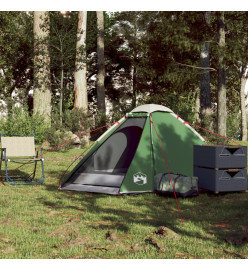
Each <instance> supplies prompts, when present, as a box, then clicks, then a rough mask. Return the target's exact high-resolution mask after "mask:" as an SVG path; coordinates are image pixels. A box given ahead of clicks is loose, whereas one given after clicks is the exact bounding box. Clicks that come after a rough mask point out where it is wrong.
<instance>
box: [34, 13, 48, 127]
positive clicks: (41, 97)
mask: <svg viewBox="0 0 248 270" xmlns="http://www.w3.org/2000/svg"><path fill="white" fill-rule="evenodd" d="M49 23H50V20H49V12H48V11H34V99H33V107H34V114H36V113H38V114H40V115H42V116H43V117H44V119H45V121H46V122H49V121H50V119H51V78H50V55H49V32H50V26H49Z"/></svg>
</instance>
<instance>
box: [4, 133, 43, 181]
mask: <svg viewBox="0 0 248 270" xmlns="http://www.w3.org/2000/svg"><path fill="white" fill-rule="evenodd" d="M1 146H2V148H1V161H0V163H1V164H0V169H2V162H4V164H5V177H6V181H7V182H8V183H9V184H10V185H34V184H42V183H43V182H44V180H45V173H44V164H43V161H44V159H43V156H42V149H41V150H40V156H38V154H39V151H37V153H36V154H35V143H34V135H33V134H32V136H4V135H3V134H1ZM9 162H14V163H17V164H21V165H20V166H19V167H18V168H20V167H22V166H24V165H27V164H32V163H34V170H33V172H32V173H31V174H30V175H28V176H25V178H23V177H20V176H14V175H12V172H13V171H15V170H12V171H11V170H10V171H9V170H8V163H9ZM38 162H41V167H42V176H41V177H40V178H38V180H36V181H33V180H34V179H35V174H36V169H37V163H38ZM18 168H17V169H18Z"/></svg>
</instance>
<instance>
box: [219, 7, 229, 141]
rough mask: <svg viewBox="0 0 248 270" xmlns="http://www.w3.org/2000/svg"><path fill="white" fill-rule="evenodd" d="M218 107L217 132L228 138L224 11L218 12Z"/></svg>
mask: <svg viewBox="0 0 248 270" xmlns="http://www.w3.org/2000/svg"><path fill="white" fill-rule="evenodd" d="M217 16H218V18H217V19H218V52H219V53H218V105H217V118H218V120H217V130H218V133H219V134H220V135H222V136H226V113H227V112H226V71H225V23H224V11H221V12H218V13H217Z"/></svg>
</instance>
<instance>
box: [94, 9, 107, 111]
mask: <svg viewBox="0 0 248 270" xmlns="http://www.w3.org/2000/svg"><path fill="white" fill-rule="evenodd" d="M96 17H97V69H98V72H97V81H96V88H97V107H98V109H99V110H100V111H101V112H102V113H103V114H104V115H105V113H106V112H105V111H106V106H105V87H104V80H105V64H104V16H103V11H96Z"/></svg>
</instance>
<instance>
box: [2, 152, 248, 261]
mask: <svg viewBox="0 0 248 270" xmlns="http://www.w3.org/2000/svg"><path fill="white" fill-rule="evenodd" d="M82 151H83V150H82V149H81V150H80V149H72V150H69V151H67V152H49V153H47V155H46V156H45V163H44V165H45V172H46V180H45V182H44V184H42V185H37V186H10V185H8V184H7V183H5V184H4V185H3V184H0V192H1V196H0V206H1V212H0V224H1V226H0V250H1V253H0V254H1V255H0V258H41V259H42V258H44V259H45V258H136V259H137V258H139V259H140V258H171V259H172V258H248V239H247V234H248V225H247V220H248V211H247V210H248V208H247V202H248V193H227V194H219V195H214V194H212V193H210V192H209V193H208V192H205V193H203V194H201V195H200V196H198V197H194V198H186V199H182V198H179V205H180V208H181V212H182V216H183V221H184V225H182V224H181V221H180V218H179V214H178V210H177V205H176V202H175V199H174V198H173V197H166V196H158V195H156V194H141V195H132V196H109V195H105V194H93V193H84V192H71V191H59V190H58V187H59V182H60V180H61V177H62V176H63V174H64V171H65V170H66V169H67V167H68V166H69V165H70V163H71V162H72V161H73V160H75V158H76V157H78V156H79V155H80V154H81V153H82ZM74 166H75V165H74ZM25 169H27V170H32V168H29V169H28V168H25ZM37 173H38V172H37ZM160 226H164V227H167V228H169V229H171V230H172V231H174V232H175V235H176V238H169V237H162V236H160V235H158V234H155V232H156V231H157V230H158V228H159V227H160ZM109 232H112V233H114V235H115V238H114V239H112V240H111V239H108V238H107V236H106V235H107V234H108V233H109ZM151 239H152V240H151Z"/></svg>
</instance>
